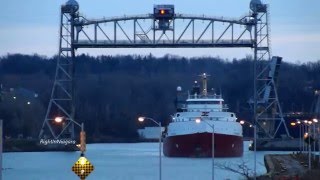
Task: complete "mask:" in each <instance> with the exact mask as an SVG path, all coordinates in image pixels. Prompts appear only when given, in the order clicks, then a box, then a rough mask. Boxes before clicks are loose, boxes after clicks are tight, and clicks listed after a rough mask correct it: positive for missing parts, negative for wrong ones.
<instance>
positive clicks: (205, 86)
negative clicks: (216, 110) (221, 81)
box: [200, 73, 210, 96]
mask: <svg viewBox="0 0 320 180" xmlns="http://www.w3.org/2000/svg"><path fill="white" fill-rule="evenodd" d="M209 76H210V75H207V74H206V73H203V74H201V75H200V77H201V78H202V88H203V90H202V95H203V96H207V95H208V84H207V77H209Z"/></svg>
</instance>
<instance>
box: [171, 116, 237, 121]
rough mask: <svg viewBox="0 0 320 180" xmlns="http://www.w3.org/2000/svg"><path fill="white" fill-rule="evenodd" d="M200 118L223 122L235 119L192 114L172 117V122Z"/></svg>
mask: <svg viewBox="0 0 320 180" xmlns="http://www.w3.org/2000/svg"><path fill="white" fill-rule="evenodd" d="M199 118H201V119H202V120H204V121H224V122H235V120H233V119H230V118H227V117H208V116H194V117H188V118H183V119H182V118H174V119H173V121H174V122H186V121H195V120H196V119H199Z"/></svg>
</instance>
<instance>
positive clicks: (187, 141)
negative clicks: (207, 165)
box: [163, 133, 243, 157]
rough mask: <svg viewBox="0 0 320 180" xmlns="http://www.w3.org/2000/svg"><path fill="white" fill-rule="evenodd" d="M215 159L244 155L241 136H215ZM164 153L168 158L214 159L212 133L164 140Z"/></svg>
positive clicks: (171, 137) (172, 137)
mask: <svg viewBox="0 0 320 180" xmlns="http://www.w3.org/2000/svg"><path fill="white" fill-rule="evenodd" d="M214 141H215V142H214V144H215V152H214V154H215V157H240V156H242V155H243V139H242V137H241V136H233V135H226V134H214ZM163 153H164V155H165V156H168V157H212V133H197V134H188V135H179V136H169V137H166V138H165V139H164V145H163Z"/></svg>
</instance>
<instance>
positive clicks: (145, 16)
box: [78, 14, 254, 26]
mask: <svg viewBox="0 0 320 180" xmlns="http://www.w3.org/2000/svg"><path fill="white" fill-rule="evenodd" d="M245 17H249V15H248V16H244V17H243V18H239V19H229V18H224V17H211V16H205V15H189V14H175V16H174V18H173V19H194V20H204V21H216V22H225V23H234V24H239V25H254V23H253V22H250V21H247V20H246V18H245ZM138 19H141V20H144V19H154V15H153V14H141V15H133V16H118V17H110V18H103V19H95V20H93V19H92V20H88V19H86V18H84V21H82V22H79V24H78V25H82V26H86V25H92V24H99V23H108V22H114V21H129V20H138Z"/></svg>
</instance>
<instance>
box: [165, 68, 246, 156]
mask: <svg viewBox="0 0 320 180" xmlns="http://www.w3.org/2000/svg"><path fill="white" fill-rule="evenodd" d="M200 77H201V80H202V87H200V85H199V84H198V82H197V81H195V84H194V87H193V89H192V91H191V92H188V94H187V98H186V99H185V100H182V101H177V103H178V105H177V112H176V113H175V114H174V115H172V117H171V121H170V123H169V125H168V126H167V129H166V135H165V138H164V141H163V152H164V155H165V156H167V157H212V152H213V151H212V139H213V140H214V157H240V156H242V155H243V136H242V126H241V124H240V123H239V122H237V117H236V115H235V113H233V112H229V111H228V107H227V105H226V104H224V100H223V98H222V96H221V93H220V95H217V94H216V93H214V91H212V92H208V90H207V80H208V77H209V76H208V75H207V74H206V73H203V74H201V75H200ZM181 91H182V89H181V87H177V93H179V92H181ZM212 133H213V134H212ZM212 135H214V137H213V136H212ZM212 137H213V138H212Z"/></svg>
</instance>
